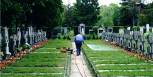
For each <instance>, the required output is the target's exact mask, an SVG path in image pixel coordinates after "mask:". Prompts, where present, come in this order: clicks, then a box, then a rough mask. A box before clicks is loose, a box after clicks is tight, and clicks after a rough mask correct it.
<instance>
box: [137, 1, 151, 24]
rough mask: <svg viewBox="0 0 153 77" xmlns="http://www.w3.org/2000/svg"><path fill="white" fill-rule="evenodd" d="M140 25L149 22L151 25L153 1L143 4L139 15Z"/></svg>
mask: <svg viewBox="0 0 153 77" xmlns="http://www.w3.org/2000/svg"><path fill="white" fill-rule="evenodd" d="M139 19H140V25H142V26H143V25H146V24H150V25H151V26H153V3H150V4H147V5H145V7H144V9H143V11H142V13H141V14H140V15H139Z"/></svg>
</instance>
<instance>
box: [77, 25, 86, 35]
mask: <svg viewBox="0 0 153 77" xmlns="http://www.w3.org/2000/svg"><path fill="white" fill-rule="evenodd" d="M78 32H80V33H81V34H82V35H85V24H83V23H81V24H80V25H79V27H78Z"/></svg>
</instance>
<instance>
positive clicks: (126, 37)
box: [102, 31, 153, 58]
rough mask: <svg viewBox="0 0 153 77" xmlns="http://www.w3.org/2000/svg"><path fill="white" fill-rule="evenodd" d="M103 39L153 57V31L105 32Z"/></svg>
mask: <svg viewBox="0 0 153 77" xmlns="http://www.w3.org/2000/svg"><path fill="white" fill-rule="evenodd" d="M102 39H105V40H107V41H110V42H114V43H115V44H117V45H119V46H121V47H123V48H125V49H128V50H129V51H134V52H137V53H142V54H144V55H146V56H147V57H150V58H153V33H149V34H146V35H145V34H141V33H140V32H139V31H134V32H133V33H130V34H119V33H110V32H103V33H102Z"/></svg>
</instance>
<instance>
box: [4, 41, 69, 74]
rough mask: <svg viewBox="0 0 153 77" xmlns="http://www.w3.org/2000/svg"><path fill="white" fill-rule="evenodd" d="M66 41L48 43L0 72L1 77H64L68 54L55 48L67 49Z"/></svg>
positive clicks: (67, 43) (67, 42)
mask: <svg viewBox="0 0 153 77" xmlns="http://www.w3.org/2000/svg"><path fill="white" fill-rule="evenodd" d="M69 46H70V42H69V41H68V40H49V42H48V43H47V44H46V45H45V46H43V47H41V48H39V49H37V50H35V51H32V52H31V53H30V54H28V55H26V56H25V57H24V58H22V59H21V60H18V61H17V62H16V63H14V64H11V65H9V66H8V67H6V69H3V70H1V77H64V75H65V73H66V70H65V69H66V68H67V67H66V66H67V61H68V54H67V53H61V52H60V50H58V49H56V48H60V47H69Z"/></svg>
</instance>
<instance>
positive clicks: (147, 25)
mask: <svg viewBox="0 0 153 77" xmlns="http://www.w3.org/2000/svg"><path fill="white" fill-rule="evenodd" d="M149 29H150V27H149V24H146V32H149Z"/></svg>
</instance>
